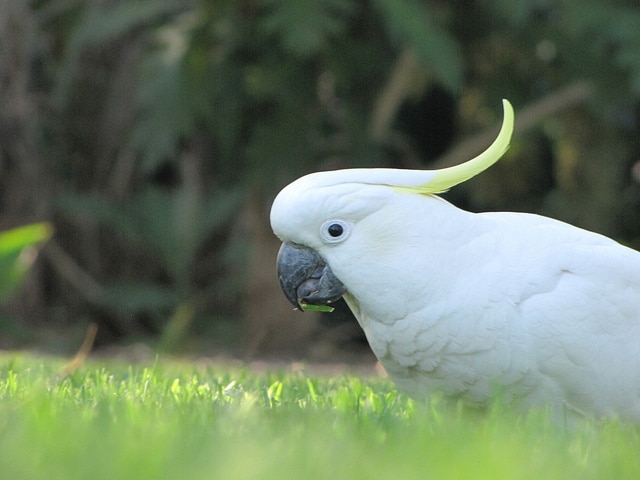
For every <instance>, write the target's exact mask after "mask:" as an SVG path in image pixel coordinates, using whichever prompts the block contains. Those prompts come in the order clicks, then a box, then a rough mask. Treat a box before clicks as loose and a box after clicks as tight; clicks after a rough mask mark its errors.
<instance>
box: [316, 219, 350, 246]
mask: <svg viewBox="0 0 640 480" xmlns="http://www.w3.org/2000/svg"><path fill="white" fill-rule="evenodd" d="M350 230H351V226H350V225H349V224H348V223H346V222H343V221H341V220H329V221H328V222H325V223H324V224H323V225H322V229H321V231H320V234H321V235H322V238H323V239H324V240H325V241H326V242H328V243H337V242H341V241H343V240H344V239H345V238H347V235H349V231H350Z"/></svg>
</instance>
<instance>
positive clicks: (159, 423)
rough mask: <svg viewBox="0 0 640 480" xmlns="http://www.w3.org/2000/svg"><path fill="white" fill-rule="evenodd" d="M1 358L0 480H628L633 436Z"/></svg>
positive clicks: (179, 370)
mask: <svg viewBox="0 0 640 480" xmlns="http://www.w3.org/2000/svg"><path fill="white" fill-rule="evenodd" d="M61 365H62V364H61V363H60V362H59V361H56V360H51V359H38V358H33V357H29V356H15V357H0V478H7V479H21V480H28V479H65V480H68V479H83V480H84V479H96V480H97V479H109V480H113V479H118V480H120V479H137V480H140V479H188V480H192V479H218V478H220V479H225V478H227V479H244V478H255V479H270V478H277V479H287V478H292V479H293V478H295V479H315V478H317V479H330V480H337V479H342V478H344V479H375V478H393V479H411V478H433V479H450V478H451V479H453V478H455V479H528V478H531V479H542V480H549V479H555V478H558V479H564V480H566V479H574V478H575V479H580V480H585V479H599V480H600V479H607V478H611V479H625V478H629V479H637V478H640V436H639V432H640V429H638V428H636V427H632V426H626V425H621V424H618V423H616V422H608V423H589V422H585V423H584V424H581V425H580V426H579V427H578V428H577V429H576V430H575V431H572V432H566V431H565V430H563V428H561V427H559V426H557V425H555V424H554V423H553V422H552V421H550V420H549V418H548V417H547V416H546V415H545V414H544V413H541V412H538V413H533V414H530V415H527V416H525V417H518V416H517V415H515V414H513V413H510V412H509V411H505V410H504V409H501V408H494V409H492V410H490V411H488V412H483V413H480V412H469V411H465V410H464V409H462V408H459V407H456V406H446V405H444V404H442V403H441V402H437V401H436V400H435V399H434V400H433V401H432V402H430V403H426V402H425V403H422V402H414V401H412V400H410V399H408V398H407V397H405V396H404V395H401V394H398V393H397V392H396V390H395V389H394V388H393V385H392V384H391V383H390V382H388V381H387V380H384V379H378V378H373V379H360V378H357V377H354V376H350V375H337V376H335V377H319V376H312V375H306V374H302V373H287V372H273V373H259V374H256V373H252V372H250V371H248V370H246V369H232V368H230V367H196V366H193V365H190V364H186V363H173V362H169V361H166V362H165V361H162V360H161V361H157V362H156V363H155V364H148V365H133V366H130V365H126V364H120V363H117V362H105V363H104V364H101V363H96V362H95V361H92V362H88V363H86V364H85V365H83V366H82V367H81V368H80V369H79V370H77V371H75V372H74V373H72V374H71V375H69V376H66V377H61V376H59V374H58V372H60V368H61Z"/></svg>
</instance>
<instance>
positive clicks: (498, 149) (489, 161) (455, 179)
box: [395, 99, 514, 194]
mask: <svg viewBox="0 0 640 480" xmlns="http://www.w3.org/2000/svg"><path fill="white" fill-rule="evenodd" d="M502 107H503V109H504V118H503V120H502V127H501V128H500V132H499V133H498V136H497V137H496V139H495V140H494V141H493V143H492V144H491V145H489V148H487V149H486V150H485V151H484V152H482V153H481V154H480V155H478V156H477V157H475V158H472V159H471V160H468V161H466V162H464V163H461V164H460V165H455V166H453V167H448V168H443V169H440V170H433V171H432V172H433V173H434V176H433V178H432V179H430V180H429V181H428V183H425V184H424V185H419V186H415V187H414V186H397V187H395V188H396V190H399V191H402V192H406V193H420V194H432V193H442V192H446V191H447V190H449V189H450V188H451V187H453V186H454V185H458V184H459V183H462V182H464V181H466V180H469V179H470V178H472V177H475V176H476V175H478V174H479V173H481V172H483V171H484V170H486V169H487V168H489V167H490V166H491V165H493V164H494V163H496V162H497V161H498V160H499V159H500V157H502V155H504V153H505V152H506V151H507V149H508V148H509V143H510V142H511V135H512V133H513V123H514V113H513V107H512V106H511V103H509V101H508V100H506V99H504V100H502Z"/></svg>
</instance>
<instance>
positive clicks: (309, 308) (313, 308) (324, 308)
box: [300, 303, 335, 313]
mask: <svg viewBox="0 0 640 480" xmlns="http://www.w3.org/2000/svg"><path fill="white" fill-rule="evenodd" d="M300 308H301V309H302V310H303V311H304V312H328V313H331V312H333V311H334V310H335V308H333V307H332V306H330V305H310V304H307V303H301V304H300Z"/></svg>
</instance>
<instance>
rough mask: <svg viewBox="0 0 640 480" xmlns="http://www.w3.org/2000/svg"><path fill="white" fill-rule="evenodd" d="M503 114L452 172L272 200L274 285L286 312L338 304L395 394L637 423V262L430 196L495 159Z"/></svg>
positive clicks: (357, 181)
mask: <svg viewBox="0 0 640 480" xmlns="http://www.w3.org/2000/svg"><path fill="white" fill-rule="evenodd" d="M509 110H510V106H509V105H508V103H505V117H506V118H505V125H503V129H502V131H501V133H500V135H499V137H498V139H497V140H496V142H494V144H493V145H492V147H490V149H489V150H488V151H487V152H489V153H488V154H487V152H485V154H483V155H484V157H483V156H482V155H481V156H480V157H477V158H476V159H474V160H471V161H470V162H467V164H464V165H467V167H464V166H461V167H454V169H447V170H445V171H444V173H443V171H403V170H393V169H371V170H368V169H354V170H342V171H333V172H324V173H315V174H311V175H307V176H305V177H302V178H301V179H299V180H297V181H296V182H293V183H292V184H291V185H289V186H288V187H286V188H285V189H283V191H282V192H281V193H280V194H279V195H278V197H277V198H276V200H275V202H274V204H273V207H272V211H271V223H272V227H273V230H274V232H275V234H276V235H277V236H278V237H279V238H280V239H281V240H282V241H283V242H284V244H283V248H282V250H281V254H280V257H279V265H278V270H279V277H280V282H281V285H282V288H283V290H284V291H285V294H286V295H287V297H288V298H289V299H290V300H291V301H292V302H293V303H295V304H298V305H302V304H304V303H308V304H313V303H315V304H326V303H328V302H331V301H334V300H336V299H337V298H338V297H340V296H343V297H344V298H345V300H346V302H347V304H348V305H349V307H350V308H351V310H352V312H353V313H354V315H355V317H356V319H357V320H358V322H359V323H360V325H361V326H362V328H363V330H364V332H365V334H366V336H367V339H368V341H369V344H370V345H371V348H372V350H373V352H374V353H375V355H376V357H377V358H378V359H379V361H380V362H381V363H382V365H383V366H384V367H385V369H386V370H387V372H388V374H389V376H390V377H391V379H392V380H394V381H395V383H396V384H397V385H398V387H399V388H400V389H402V390H404V391H406V392H407V393H409V394H410V395H413V396H416V397H424V396H426V395H428V394H430V393H433V392H438V391H441V392H443V393H444V394H446V395H450V396H455V397H459V398H462V399H464V400H466V401H467V402H469V403H471V404H486V403H487V402H488V401H490V400H491V399H492V398H493V397H494V396H495V395H496V394H499V395H500V397H501V399H502V400H503V401H505V402H511V401H513V402H516V403H517V404H518V405H520V406H521V407H522V408H529V407H532V406H544V405H547V404H548V405H551V407H552V408H553V409H554V410H555V411H556V412H557V413H559V414H562V413H566V411H570V412H579V413H583V414H589V415H594V416H597V417H599V416H611V415H618V416H620V417H621V418H624V419H627V420H631V421H635V422H640V253H638V252H636V251H634V250H632V249H629V248H627V247H624V246H622V245H620V244H618V243H616V242H615V241H613V240H611V239H609V238H606V237H604V236H601V235H598V234H595V233H592V232H588V231H585V230H582V229H579V228H576V227H574V226H571V225H568V224H566V223H562V222H559V221H556V220H552V219H549V218H546V217H541V216H537V215H531V214H521V213H482V214H473V213H468V212H465V211H463V210H460V209H458V208H456V207H454V206H453V205H451V204H450V203H448V202H446V201H444V200H442V199H441V198H439V197H437V196H435V195H433V194H432V193H430V192H431V191H435V192H437V191H442V190H444V189H446V188H448V187H449V186H452V185H455V184H456V183H460V182H461V181H464V180H466V179H467V178H469V177H470V176H473V175H474V174H476V173H479V172H480V171H482V170H483V169H485V168H487V167H488V166H489V165H491V164H492V163H494V162H495V161H497V159H498V158H499V157H500V155H501V154H502V153H503V152H504V150H505V149H506V148H507V146H508V142H509V139H510V135H511V128H512V122H513V119H512V112H510V111H509ZM510 113H511V117H510V116H509V115H510ZM487 156H488V157H491V158H489V159H488V158H487ZM481 157H482V158H481ZM494 157H495V158H494ZM478 159H481V161H478ZM474 162H475V164H474ZM469 164H471V165H474V166H473V168H474V169H475V171H473V172H471V174H470V170H469V167H468V165H469ZM455 168H458V170H455ZM465 168H466V170H465ZM460 172H462V173H460ZM443 182H444V183H443ZM430 189H431V190H430Z"/></svg>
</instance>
